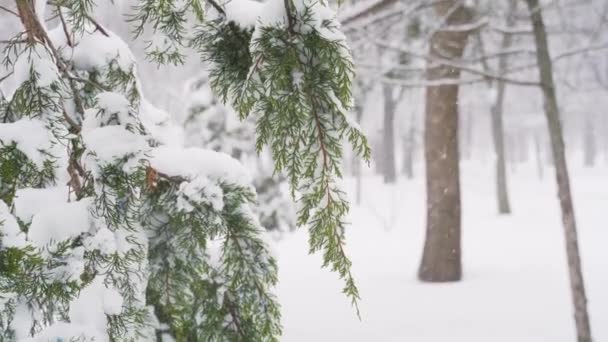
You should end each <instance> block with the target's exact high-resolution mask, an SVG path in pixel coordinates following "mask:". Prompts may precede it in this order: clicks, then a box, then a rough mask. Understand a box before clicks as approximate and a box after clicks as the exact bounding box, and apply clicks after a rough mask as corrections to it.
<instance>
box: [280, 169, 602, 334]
mask: <svg viewBox="0 0 608 342" xmlns="http://www.w3.org/2000/svg"><path fill="white" fill-rule="evenodd" d="M463 169H464V171H463V177H462V178H463V189H464V190H463V206H464V209H463V210H464V219H463V227H464V231H463V234H464V241H463V253H464V268H465V269H464V272H465V274H464V279H463V281H462V282H459V283H453V284H440V285H438V284H423V283H420V282H418V281H417V280H416V269H417V265H418V261H419V259H420V255H421V249H422V244H423V237H424V200H425V195H424V184H423V180H422V179H417V180H414V181H407V180H402V181H401V182H400V183H399V184H398V185H397V186H395V187H392V188H391V187H386V186H384V185H382V183H381V181H380V179H376V178H368V179H366V181H365V184H364V194H365V195H364V196H363V203H362V205H361V206H360V207H356V208H354V210H353V212H352V214H351V221H352V222H353V225H352V226H351V227H350V230H349V232H348V246H347V247H348V248H347V250H348V252H349V254H350V255H351V257H352V260H353V262H354V273H355V277H356V279H357V280H358V284H359V289H360V291H361V295H362V297H363V300H362V302H361V314H362V321H359V320H358V319H357V318H356V315H355V313H354V311H353V310H352V309H351V307H350V306H349V303H348V301H347V300H346V299H345V297H344V296H343V295H342V294H341V292H340V289H341V287H340V286H341V283H339V282H338V281H337V279H336V277H335V275H333V274H331V273H329V272H328V271H327V270H320V268H319V265H320V257H319V256H308V255H307V254H306V251H307V247H306V234H305V232H303V231H300V232H298V233H296V234H293V235H289V236H287V237H285V238H284V239H283V240H281V241H280V242H278V243H277V244H276V245H275V246H274V249H275V251H276V253H277V254H278V258H279V263H280V280H281V283H280V285H279V288H278V294H279V297H280V302H281V303H282V305H283V316H284V319H283V321H284V328H285V329H284V330H285V331H284V337H283V339H282V340H283V341H286V342H300V341H301V342H311V341H315V342H316V341H331V342H337V341H348V342H359V341H366V342H367V341H370V342H371V341H374V342H375V341H381V342H393V341H394V342H404V341H406V342H444V341H454V342H461V341H462V342H490V341H491V342H545V341H546V342H562V341H563V342H571V341H575V335H574V323H573V318H572V309H571V303H570V295H569V288H568V279H567V273H566V261H565V248H564V241H563V238H562V230H561V224H560V216H559V208H558V203H557V200H556V198H555V187H554V186H553V178H552V173H551V171H552V170H546V175H545V178H544V180H543V181H542V182H540V181H539V179H538V176H537V175H536V174H535V173H534V172H533V170H525V169H523V168H520V169H519V170H518V171H517V172H516V173H515V174H511V181H510V186H511V191H512V192H511V199H512V207H513V210H514V214H513V215H511V216H506V217H500V216H498V215H496V214H495V212H496V211H495V201H494V187H493V177H492V170H491V168H490V167H489V166H487V167H480V166H478V165H470V164H465V165H463ZM607 171H608V170H606V169H595V170H584V169H576V170H574V171H573V172H572V173H573V187H574V194H575V205H576V213H577V217H578V220H579V230H580V243H581V248H582V253H583V255H582V257H583V262H584V272H585V277H586V281H587V288H588V295H589V306H590V314H591V317H592V329H593V333H594V335H595V341H599V342H602V341H608V247H607V246H608V226H607V225H606V219H605V218H606V213H607V210H608V178H607V176H606V175H608V172H607ZM351 197H352V198H354V196H351Z"/></svg>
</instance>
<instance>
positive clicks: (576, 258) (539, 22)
mask: <svg viewBox="0 0 608 342" xmlns="http://www.w3.org/2000/svg"><path fill="white" fill-rule="evenodd" d="M526 3H527V4H528V8H529V10H530V12H531V14H530V18H531V20H532V27H533V29H534V39H535V41H536V51H537V53H536V54H537V63H538V68H539V73H540V81H541V84H542V91H543V96H544V105H545V115H546V117H547V123H548V126H549V136H550V139H551V147H552V151H553V162H554V163H555V173H556V179H557V187H558V196H559V203H560V206H561V210H562V223H563V226H564V233H565V239H566V252H567V257H568V270H569V274H570V289H571V291H572V300H573V303H574V319H575V322H576V332H577V336H578V341H579V342H591V340H592V339H591V327H590V323H589V315H588V313H587V297H586V295H585V286H584V282H583V273H582V266H581V258H580V254H579V246H578V236H577V231H576V220H575V216H574V205H573V203H572V195H571V193H570V179H569V176H568V166H567V163H566V153H565V144H564V138H563V133H562V126H561V120H560V113H559V107H558V105H557V96H556V93H555V83H554V82H553V66H552V63H551V56H550V54H549V44H548V42H547V33H546V30H545V24H544V22H543V17H542V11H541V9H540V8H539V3H538V0H526Z"/></svg>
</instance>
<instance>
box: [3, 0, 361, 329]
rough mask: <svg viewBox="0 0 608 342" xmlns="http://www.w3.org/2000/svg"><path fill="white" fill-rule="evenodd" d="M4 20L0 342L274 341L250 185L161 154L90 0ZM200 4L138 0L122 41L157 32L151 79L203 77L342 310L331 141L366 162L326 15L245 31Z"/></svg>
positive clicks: (208, 163) (198, 152) (161, 137)
mask: <svg viewBox="0 0 608 342" xmlns="http://www.w3.org/2000/svg"><path fill="white" fill-rule="evenodd" d="M238 2H239V3H240V4H241V5H243V4H244V5H247V4H249V3H248V2H244V1H243V2H240V1H238ZM15 4H16V8H17V11H18V14H19V16H20V19H21V22H22V23H23V26H24V31H23V32H22V33H21V34H19V35H18V36H16V37H14V38H13V39H12V40H11V42H10V43H9V44H8V45H7V47H6V49H5V50H4V52H3V62H4V64H5V65H6V67H7V68H8V69H10V70H12V71H11V74H10V76H9V77H7V78H3V84H2V88H3V91H4V95H3V96H2V97H1V100H0V101H1V102H0V119H1V120H2V122H1V123H0V199H1V201H0V337H1V339H2V340H5V341H13V340H17V341H48V340H64V341H150V340H155V339H156V340H159V341H160V340H164V339H165V338H169V339H174V340H177V341H276V340H278V338H279V336H280V333H281V325H280V311H279V305H278V303H277V301H276V298H275V297H274V295H273V294H272V292H271V289H272V287H273V286H274V285H275V283H276V281H277V278H276V277H277V269H276V262H275V260H274V259H273V257H272V256H271V255H270V253H269V252H268V249H267V248H266V245H265V243H264V242H263V240H262V238H261V227H260V224H259V222H258V220H257V219H256V217H255V215H254V214H253V210H252V203H253V202H254V200H255V191H254V188H253V187H252V185H251V179H250V177H249V176H248V172H247V170H246V169H245V168H244V167H243V166H242V165H241V164H240V163H239V162H238V161H236V160H235V159H233V158H231V157H230V156H228V155H226V154H223V153H218V152H215V151H211V150H206V149H201V148H184V147H181V146H175V145H171V144H169V143H167V139H166V138H165V134H166V133H167V131H170V130H171V127H170V123H169V120H168V118H159V117H158V116H155V115H154V112H155V110H154V108H153V107H152V106H151V105H150V104H149V103H148V102H147V101H146V100H145V98H144V97H143V94H142V92H141V85H140V84H139V80H138V78H137V72H136V64H135V60H134V58H133V56H132V54H131V53H130V51H129V49H128V47H127V45H126V44H125V43H124V42H123V41H122V40H120V39H119V38H118V37H117V36H116V35H115V34H114V33H112V32H111V31H109V30H108V29H106V28H104V27H103V26H102V25H100V24H99V23H98V22H96V21H95V19H94V14H95V4H94V2H93V1H91V0H59V1H48V4H47V1H41V0H38V1H31V0H16V2H15ZM210 4H211V5H212V6H214V7H215V11H217V12H218V13H217V15H215V16H213V15H212V14H206V13H205V11H204V7H205V6H204V4H203V3H201V2H199V1H198V0H187V1H156V0H142V1H140V2H139V5H138V6H137V7H136V8H135V9H134V14H133V16H132V17H131V19H130V22H131V24H132V25H134V31H135V34H136V35H139V34H141V33H143V31H144V30H145V29H151V30H154V36H155V37H156V39H155V40H154V41H152V42H150V43H149V57H150V58H151V59H153V60H155V61H157V62H158V63H160V64H166V63H181V62H182V61H183V59H184V54H183V51H184V49H185V48H187V47H192V48H195V49H197V50H199V51H200V52H201V55H202V56H203V59H204V60H205V61H207V62H210V63H211V65H212V69H211V73H210V79H211V85H212V86H213V88H214V90H215V91H216V92H217V94H218V95H219V96H220V97H221V99H222V100H223V101H226V102H229V103H230V105H231V106H233V107H234V108H236V109H237V111H238V112H239V114H240V116H241V118H243V119H246V118H247V117H248V116H251V117H253V118H255V120H256V129H255V134H256V137H257V142H256V148H257V150H258V151H260V150H261V149H262V148H263V147H264V146H269V147H270V150H271V152H272V156H273V159H274V162H275V170H276V171H277V172H280V171H285V173H286V174H287V177H288V180H289V184H290V186H291V190H292V196H293V197H294V198H295V199H296V200H297V201H298V202H299V204H300V209H299V211H298V224H299V225H306V226H308V227H309V230H310V250H311V252H316V251H322V252H323V256H324V265H325V266H329V267H330V268H332V269H333V270H335V271H337V272H338V273H339V274H340V276H341V277H342V278H343V279H344V280H345V282H346V285H345V288H344V292H345V293H346V294H347V295H348V296H349V297H350V298H351V299H352V301H353V303H354V304H356V300H357V299H358V297H359V294H358V291H357V288H356V286H355V284H354V280H353V278H352V276H351V273H350V261H349V260H348V258H347V257H346V255H345V252H344V229H345V223H344V216H345V215H346V213H347V211H348V203H347V201H346V199H345V196H344V193H343V192H342V191H341V190H340V188H339V186H338V180H339V178H340V177H341V167H340V160H341V156H342V145H341V141H342V139H343V138H344V137H346V138H348V139H349V140H350V142H351V143H352V145H353V146H354V147H355V150H356V151H357V152H358V153H359V154H360V155H361V156H362V157H364V158H365V159H367V158H369V149H368V147H367V142H366V140H365V137H364V136H363V135H362V134H361V133H360V132H359V131H358V130H357V129H356V128H354V126H351V125H350V123H349V120H348V118H347V116H346V114H347V110H348V109H349V108H350V103H351V93H350V89H351V82H352V78H353V71H352V70H353V67H352V61H351V58H350V54H349V51H348V49H347V47H346V45H345V38H344V36H343V35H342V34H341V33H340V31H339V27H338V24H337V22H336V21H335V19H334V14H333V13H332V12H331V11H330V10H329V9H328V8H327V7H325V6H324V5H322V4H320V3H317V2H309V1H301V0H296V1H289V0H288V1H286V2H282V1H276V0H272V1H270V2H269V3H267V4H265V5H263V8H259V7H256V8H257V9H258V10H259V12H257V13H256V12H255V11H251V13H249V14H250V16H249V17H247V18H243V17H235V16H234V13H232V11H231V10H230V8H227V9H226V10H224V9H223V8H222V7H220V6H219V5H217V4H216V3H215V2H214V1H210ZM255 5H256V6H260V5H259V4H257V3H256V4H255ZM190 13H194V16H195V21H196V22H197V24H196V27H191V25H190V23H191V20H188V18H189V14H190ZM45 14H47V15H48V16H49V17H54V18H57V20H56V21H57V25H56V27H55V28H53V29H47V27H46V21H45ZM251 18H253V20H252V19H251ZM252 23H255V25H254V26H252V25H251V24H252Z"/></svg>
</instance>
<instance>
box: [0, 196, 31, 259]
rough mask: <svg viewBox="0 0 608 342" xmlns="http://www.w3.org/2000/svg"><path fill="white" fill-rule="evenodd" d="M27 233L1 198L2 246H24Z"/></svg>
mask: <svg viewBox="0 0 608 342" xmlns="http://www.w3.org/2000/svg"><path fill="white" fill-rule="evenodd" d="M25 245H26V242H25V234H24V233H23V232H22V231H21V229H19V224H18V223H17V220H16V219H15V217H14V216H13V215H12V214H11V213H10V211H9V209H8V206H7V205H6V203H4V201H2V200H0V247H1V248H9V247H17V248H19V247H24V246H25Z"/></svg>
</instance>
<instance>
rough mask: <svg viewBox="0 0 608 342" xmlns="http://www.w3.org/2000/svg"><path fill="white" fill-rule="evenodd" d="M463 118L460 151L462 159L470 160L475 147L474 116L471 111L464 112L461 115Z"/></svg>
mask: <svg viewBox="0 0 608 342" xmlns="http://www.w3.org/2000/svg"><path fill="white" fill-rule="evenodd" d="M460 117H461V118H462V128H463V129H461V130H460V132H461V134H462V135H461V137H460V138H461V141H462V143H461V144H460V153H461V158H462V160H470V159H471V155H472V154H473V153H472V149H473V118H472V115H471V113H470V112H466V113H463V115H461V116H460Z"/></svg>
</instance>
